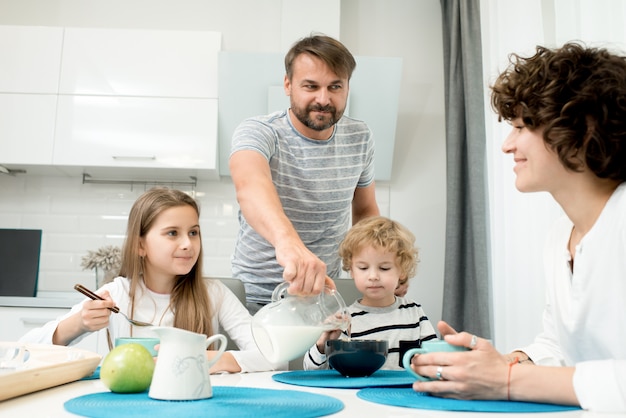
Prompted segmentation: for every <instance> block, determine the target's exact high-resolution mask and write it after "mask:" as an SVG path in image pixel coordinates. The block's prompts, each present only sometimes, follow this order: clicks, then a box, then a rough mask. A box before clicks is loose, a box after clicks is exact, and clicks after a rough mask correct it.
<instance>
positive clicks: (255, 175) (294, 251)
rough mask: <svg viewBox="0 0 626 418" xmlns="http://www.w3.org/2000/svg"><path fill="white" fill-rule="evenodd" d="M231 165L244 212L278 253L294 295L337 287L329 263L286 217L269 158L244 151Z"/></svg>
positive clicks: (232, 160) (231, 160)
mask: <svg viewBox="0 0 626 418" xmlns="http://www.w3.org/2000/svg"><path fill="white" fill-rule="evenodd" d="M229 166H230V173H231V176H232V179H233V183H234V185H235V190H236V192H237V201H238V202H239V207H240V208H241V212H242V214H243V216H244V217H245V218H246V221H247V222H248V223H249V224H250V226H251V227H252V228H254V230H255V231H256V232H257V233H259V234H260V235H261V236H262V237H263V238H265V239H266V240H267V241H268V242H269V243H270V244H272V246H273V247H274V249H275V250H276V260H277V261H278V264H280V265H281V266H283V267H284V271H283V278H284V279H285V280H286V281H288V282H291V286H290V287H289V290H290V293H301V294H309V293H319V292H321V291H322V287H323V286H324V284H325V283H326V282H327V281H330V283H326V284H328V285H330V286H331V287H333V288H334V283H333V282H332V280H330V279H328V280H327V279H326V264H325V263H324V262H322V261H321V260H320V259H319V258H318V257H317V256H316V255H315V254H313V253H312V252H311V251H310V250H309V249H308V248H307V247H306V246H305V245H304V243H303V242H302V240H301V239H300V236H299V235H298V232H297V231H296V230H295V229H294V227H293V224H292V223H291V221H290V220H289V218H288V217H287V215H286V214H285V212H284V210H283V207H282V204H281V202H280V198H279V196H278V193H277V192H276V188H275V187H274V183H273V182H272V176H271V172H270V167H269V164H268V162H267V160H266V159H265V157H263V155H261V154H260V153H258V152H256V151H253V150H241V151H237V152H235V153H234V154H233V155H232V156H231V157H230V162H229Z"/></svg>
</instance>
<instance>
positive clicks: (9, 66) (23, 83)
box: [0, 26, 63, 164]
mask: <svg viewBox="0 0 626 418" xmlns="http://www.w3.org/2000/svg"><path fill="white" fill-rule="evenodd" d="M62 43H63V28H58V27H39V26H37V27H33V26H0V56H1V57H2V65H0V164H51V163H52V148H53V141H54V124H55V117H56V101H57V96H56V94H57V92H58V86H59V71H60V66H61V65H60V64H61V48H62Z"/></svg>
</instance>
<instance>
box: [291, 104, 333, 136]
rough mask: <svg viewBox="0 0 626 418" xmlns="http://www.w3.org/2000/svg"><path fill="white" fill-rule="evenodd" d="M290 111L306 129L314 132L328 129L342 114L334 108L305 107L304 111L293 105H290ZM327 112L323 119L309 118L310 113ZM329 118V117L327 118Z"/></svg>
mask: <svg viewBox="0 0 626 418" xmlns="http://www.w3.org/2000/svg"><path fill="white" fill-rule="evenodd" d="M291 111H292V112H293V114H294V115H295V116H296V118H297V119H298V120H299V121H300V122H301V123H302V124H303V125H304V126H306V127H307V128H309V129H313V130H315V131H323V130H325V129H328V128H330V127H331V126H333V125H334V124H336V123H337V121H338V120H339V119H341V116H342V115H343V112H341V113H339V112H337V108H335V107H334V106H319V105H313V106H307V107H306V108H305V109H302V108H301V107H297V106H294V103H293V102H292V103H291ZM315 111H317V112H328V113H326V115H325V117H323V118H321V119H320V118H315V119H313V118H311V117H310V116H309V115H310V114H311V112H315ZM327 116H329V117H327Z"/></svg>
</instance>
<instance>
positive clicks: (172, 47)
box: [59, 28, 221, 98]
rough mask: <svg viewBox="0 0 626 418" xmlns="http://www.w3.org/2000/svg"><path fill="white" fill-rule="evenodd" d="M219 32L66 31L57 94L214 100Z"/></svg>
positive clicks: (78, 29)
mask: <svg viewBox="0 0 626 418" xmlns="http://www.w3.org/2000/svg"><path fill="white" fill-rule="evenodd" d="M220 47H221V34H220V33H219V32H208V31H164V30H138V29H94V28H66V29H65V41H64V44H63V60H62V64H61V81H60V87H59V91H60V93H61V94H89V95H110V96H151V97H197V98H217V97H218V95H217V72H218V70H217V57H218V52H219V50H220Z"/></svg>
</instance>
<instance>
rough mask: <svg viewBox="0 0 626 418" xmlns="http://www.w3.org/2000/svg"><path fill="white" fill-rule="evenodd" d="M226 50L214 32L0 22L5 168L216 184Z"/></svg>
mask: <svg viewBox="0 0 626 418" xmlns="http://www.w3.org/2000/svg"><path fill="white" fill-rule="evenodd" d="M220 47H221V34H220V33H219V32H211V31H175V30H144V29H99V28H60V27H54V28H49V27H48V28H46V27H43V28H42V27H28V26H24V27H13V26H0V53H2V54H3V65H2V66H0V164H7V165H8V167H9V168H14V169H19V168H20V164H21V165H26V166H29V165H39V166H41V165H43V166H50V167H53V168H56V169H58V171H56V170H55V172H59V171H60V172H63V171H65V172H67V173H68V174H70V175H74V174H76V172H77V170H79V171H82V172H83V173H85V172H87V173H90V172H91V171H92V170H91V169H93V168H98V169H99V171H98V173H99V174H100V175H101V176H103V177H109V174H111V175H112V176H110V177H119V176H120V175H122V176H125V175H127V174H126V173H130V172H131V171H125V172H122V171H120V170H117V169H118V168H129V169H131V170H133V171H132V173H133V174H132V175H133V176H136V177H137V178H146V177H147V176H149V177H150V178H151V179H153V180H154V179H158V178H159V177H163V178H167V179H172V178H174V177H176V176H177V174H175V172H174V174H173V172H172V171H171V170H161V171H160V173H161V174H162V176H160V174H159V171H158V170H157V171H155V170H154V169H165V168H167V169H173V170H175V171H176V170H177V171H178V172H180V174H181V177H182V176H186V175H191V176H194V177H198V178H205V179H206V178H213V177H215V178H216V177H217V176H218V171H217V97H218V62H217V61H218V52H219V50H220ZM7 57H8V58H7ZM65 168H69V169H68V170H65ZM107 169H108V171H107ZM142 170H143V171H142ZM131 180H132V179H131Z"/></svg>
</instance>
